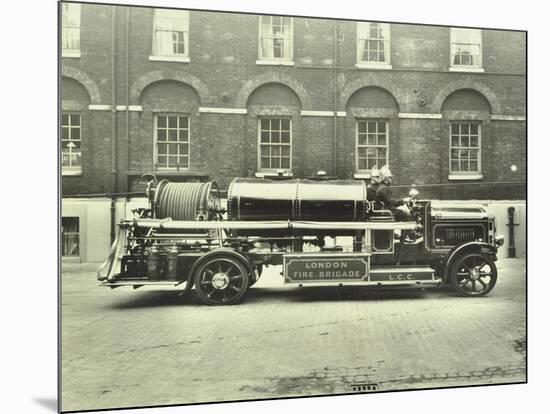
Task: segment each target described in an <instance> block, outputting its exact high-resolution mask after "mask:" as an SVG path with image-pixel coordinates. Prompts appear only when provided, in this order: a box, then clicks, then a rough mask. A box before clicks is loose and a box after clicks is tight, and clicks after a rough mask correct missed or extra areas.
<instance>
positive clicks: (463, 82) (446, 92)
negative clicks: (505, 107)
mask: <svg viewBox="0 0 550 414" xmlns="http://www.w3.org/2000/svg"><path fill="white" fill-rule="evenodd" d="M461 89H472V90H474V91H476V92H479V93H480V94H481V95H483V97H485V99H487V101H488V102H489V105H490V107H491V113H493V114H500V113H501V106H500V101H499V99H498V98H497V96H496V94H495V93H494V92H493V91H492V90H491V89H490V88H489V87H488V86H486V85H484V84H482V83H481V82H476V81H473V80H471V79H459V80H456V81H453V82H450V83H449V84H447V85H446V86H445V87H443V88H442V89H441V90H440V91H439V92H438V93H437V95H436V96H435V98H434V100H433V102H432V111H433V112H436V113H440V112H441V108H442V107H443V103H444V102H445V99H447V98H448V97H449V96H450V95H451V94H452V93H453V92H456V91H459V90H461Z"/></svg>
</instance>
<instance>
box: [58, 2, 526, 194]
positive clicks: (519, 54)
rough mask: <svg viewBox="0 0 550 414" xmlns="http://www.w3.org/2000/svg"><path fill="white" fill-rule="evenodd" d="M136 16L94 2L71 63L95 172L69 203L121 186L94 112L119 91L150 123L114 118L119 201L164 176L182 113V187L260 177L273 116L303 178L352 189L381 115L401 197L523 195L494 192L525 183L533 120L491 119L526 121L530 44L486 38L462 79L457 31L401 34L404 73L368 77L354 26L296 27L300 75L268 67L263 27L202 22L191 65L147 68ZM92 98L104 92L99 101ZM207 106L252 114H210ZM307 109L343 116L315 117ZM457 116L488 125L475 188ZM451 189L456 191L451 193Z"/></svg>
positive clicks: (203, 17) (67, 93)
mask: <svg viewBox="0 0 550 414" xmlns="http://www.w3.org/2000/svg"><path fill="white" fill-rule="evenodd" d="M115 9H116V25H115V39H116V44H115V46H116V54H115V71H116V77H115V79H114V80H113V79H112V76H111V70H112V58H111V41H112V32H111V23H112V21H111V18H112V15H113V11H114V10H115ZM127 10H128V8H126V7H113V6H105V5H82V18H81V26H82V28H81V57H80V58H76V59H75V58H64V59H63V62H62V64H63V66H64V67H65V68H68V69H70V71H69V72H70V73H68V74H67V76H65V77H63V80H62V89H63V98H62V99H63V101H64V102H65V103H66V104H67V105H68V106H70V102H69V101H71V102H73V104H74V102H77V103H79V105H80V106H81V111H82V116H83V121H82V122H83V131H84V130H85V131H86V134H85V135H84V136H83V138H84V139H83V144H82V145H83V174H82V176H76V177H63V187H62V191H63V194H64V195H71V194H76V193H82V192H85V193H92V192H102V191H104V192H109V191H112V190H113V188H114V187H113V184H112V172H111V157H112V150H111V139H112V137H111V135H112V133H111V129H112V114H111V112H110V111H108V110H103V111H102V110H89V109H87V108H88V105H90V103H92V104H101V105H111V104H112V102H111V93H112V87H113V85H116V97H115V98H116V102H115V104H116V105H127V104H128V103H130V104H131V105H141V107H142V111H141V112H129V113H128V114H126V113H125V112H124V111H122V112H121V111H119V112H117V114H116V139H117V153H116V157H117V168H118V175H119V179H118V185H117V190H118V191H124V190H127V189H128V190H131V189H132V188H133V187H132V185H131V184H130V183H133V182H136V178H135V177H139V175H141V174H142V173H145V172H149V171H151V170H152V169H153V167H154V166H153V148H154V146H153V145H154V144H153V114H154V113H155V112H159V111H168V112H171V111H174V112H182V113H187V114H189V116H190V118H191V166H190V170H189V171H187V172H181V173H178V174H173V175H172V176H170V179H178V180H190V179H192V180H196V179H214V180H216V181H217V182H218V183H219V184H220V186H221V187H222V188H225V187H227V185H228V183H229V182H230V181H231V180H232V179H233V178H234V177H235V176H251V175H254V173H255V172H256V171H257V147H258V143H257V139H258V138H257V137H258V132H257V128H258V117H261V116H270V115H271V116H288V117H290V118H291V119H292V123H293V160H292V164H293V172H294V174H295V176H298V177H304V176H310V175H312V174H314V173H315V172H316V171H317V170H319V169H324V170H326V171H328V172H330V173H331V174H334V173H336V174H337V175H338V176H339V177H341V178H351V177H353V174H354V172H355V168H356V166H355V123H356V119H357V118H361V117H383V118H386V119H388V122H389V127H390V142H389V147H390V152H389V154H390V155H389V157H390V166H391V168H392V171H393V173H394V175H395V183H396V185H397V186H400V185H403V186H405V187H406V186H408V185H409V184H411V183H416V184H418V185H419V189H420V190H421V191H422V194H423V195H424V194H426V195H429V196H430V197H433V198H454V199H456V198H485V199H486V198H488V196H489V195H490V197H491V198H495V199H503V198H507V199H510V198H523V197H525V188H524V185H523V184H519V185H518V184H511V185H508V184H506V185H498V184H483V183H495V182H496V183H499V182H506V183H507V182H512V181H524V180H525V178H526V174H525V168H526V165H525V157H526V151H525V150H526V146H525V145H526V139H527V136H526V126H525V121H522V120H508V121H500V120H495V119H491V115H513V116H516V117H517V116H525V111H526V108H525V107H526V101H525V95H526V78H525V47H526V46H525V34H524V33H521V32H512V31H506V32H504V31H494V30H483V38H482V39H483V40H482V42H483V44H482V50H483V58H482V59H483V67H484V69H485V72H484V73H455V72H449V71H448V69H449V62H450V58H449V53H450V47H449V41H450V40H449V39H450V36H449V29H448V28H446V27H430V26H416V25H405V24H392V25H391V37H390V43H391V64H392V70H365V69H358V68H356V67H355V63H356V52H357V49H356V24H355V23H354V22H351V21H338V22H336V23H335V22H334V21H329V20H324V19H313V18H295V19H294V44H293V45H294V47H293V49H294V56H293V59H294V66H264V65H257V64H256V60H257V59H258V20H259V17H258V16H255V15H245V14H235V13H211V12H196V11H191V12H190V35H189V39H190V48H189V49H190V51H189V58H190V62H189V63H182V62H159V61H151V60H150V59H149V56H150V55H151V54H152V27H153V26H152V22H153V9H150V8H141V7H134V8H130V9H129V10H130V12H129V16H130V21H129V24H128V27H129V30H130V33H129V43H128V41H127V32H126V27H127V20H126V17H127ZM335 33H336V38H335ZM335 41H336V45H337V48H338V53H337V55H336V56H335V54H334V52H335V50H334V49H335ZM127 57H129V60H127ZM335 58H336V59H335ZM335 63H336V64H337V67H336V68H335V67H334V64H335ZM71 71H72V72H71ZM74 73H76V74H77V75H78V74H79V73H81V74H84V75H85V76H84V75H78V76H77V75H74ZM76 78H78V79H76ZM176 78H177V79H176ZM79 85H80V86H79ZM83 85H84V86H83ZM456 90H459V91H458V92H455V91H456ZM474 90H477V92H474ZM90 91H92V92H93V91H97V94H94V95H93V97H92V96H91V94H90ZM453 92H454V93H453ZM94 93H95V92H94ZM335 99H336V102H335ZM92 101H93V102H92ZM96 101H99V102H96ZM201 107H209V108H223V109H228V110H232V109H235V108H237V109H239V110H242V109H246V110H247V113H246V114H242V113H206V112H201V111H200V110H199V108H201ZM303 110H307V111H331V112H329V113H327V114H322V115H316V116H311V114H310V115H309V116H306V115H302V114H301V111H303ZM334 110H337V111H346V116H339V117H338V118H337V120H336V122H337V126H336V130H337V137H336V149H337V154H336V158H337V161H338V162H337V168H336V170H334V169H333V164H332V157H333V148H334V147H333V145H334V131H335V126H334V122H335V119H334V117H333V116H331V115H330V113H332V111H334ZM461 111H462V112H461ZM219 112H221V111H219ZM400 113H416V114H418V113H420V114H442V119H408V118H402V117H400V116H399V114H400ZM458 115H462V116H470V115H471V116H477V117H481V122H482V134H483V139H482V144H483V148H482V156H483V159H482V169H483V179H482V180H481V181H479V182H477V183H475V184H472V183H471V182H468V183H466V182H450V181H449V180H448V152H449V147H448V146H449V131H448V128H449V122H450V120H451V119H452V118H453V117H455V118H456V116H458ZM127 123H128V125H129V128H127ZM83 133H84V132H83ZM511 165H516V166H517V171H515V172H513V171H512V170H511V169H510V166H511ZM138 181H139V180H138ZM480 183H481V184H480ZM434 184H443V185H444V186H443V187H436V186H433V185H434ZM448 184H452V187H445V186H446V185H448ZM421 186H425V187H421ZM405 187H403V189H401V188H400V187H396V191H405Z"/></svg>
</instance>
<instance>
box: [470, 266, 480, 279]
mask: <svg viewBox="0 0 550 414" xmlns="http://www.w3.org/2000/svg"><path fill="white" fill-rule="evenodd" d="M479 276H480V274H479V269H478V268H475V269H472V270H470V279H472V280H477V279H479Z"/></svg>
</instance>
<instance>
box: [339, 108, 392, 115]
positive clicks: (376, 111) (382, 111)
mask: <svg viewBox="0 0 550 414" xmlns="http://www.w3.org/2000/svg"><path fill="white" fill-rule="evenodd" d="M347 113H348V114H350V115H351V116H352V117H354V118H395V117H396V116H397V111H396V110H395V109H391V108H361V107H352V108H348V111H347Z"/></svg>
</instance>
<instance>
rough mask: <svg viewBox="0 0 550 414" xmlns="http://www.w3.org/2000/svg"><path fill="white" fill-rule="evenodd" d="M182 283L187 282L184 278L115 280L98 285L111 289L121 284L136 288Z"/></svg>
mask: <svg viewBox="0 0 550 414" xmlns="http://www.w3.org/2000/svg"><path fill="white" fill-rule="evenodd" d="M182 283H185V284H187V281H185V280H139V279H137V280H136V279H134V280H117V281H116V282H103V283H100V284H99V286H107V287H110V288H111V289H114V288H117V287H121V286H133V287H134V289H138V288H140V287H142V286H179V285H181V284H182Z"/></svg>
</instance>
